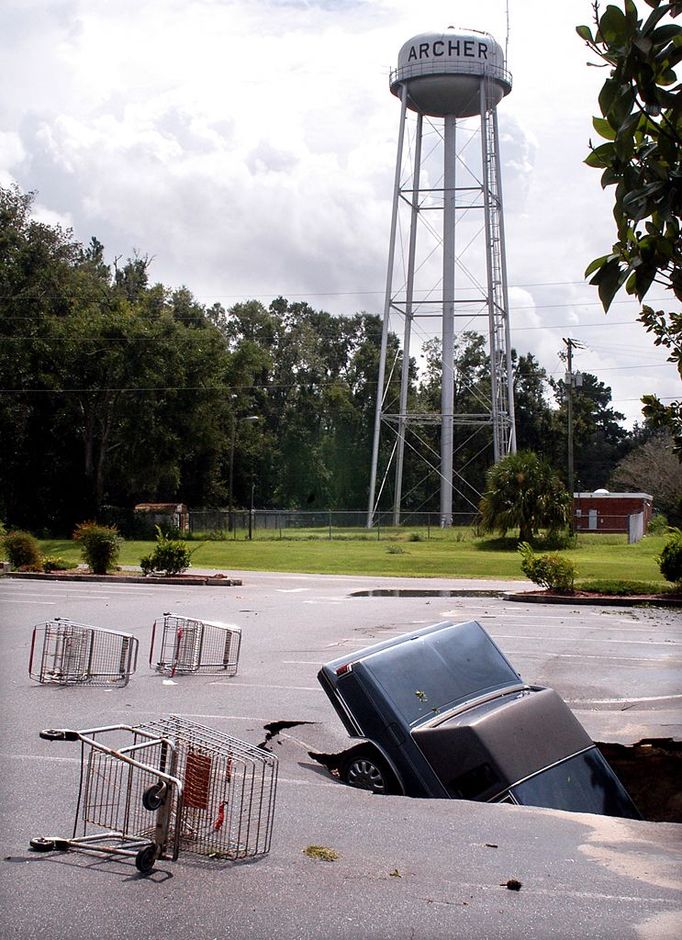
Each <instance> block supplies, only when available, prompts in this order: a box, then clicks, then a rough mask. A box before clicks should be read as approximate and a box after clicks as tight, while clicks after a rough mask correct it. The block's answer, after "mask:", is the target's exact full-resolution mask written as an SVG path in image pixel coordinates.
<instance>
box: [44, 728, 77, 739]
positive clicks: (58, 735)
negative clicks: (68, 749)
mask: <svg viewBox="0 0 682 940" xmlns="http://www.w3.org/2000/svg"><path fill="white" fill-rule="evenodd" d="M40 737H41V738H43V739H44V740H45V741H77V740H78V739H79V738H80V735H79V733H78V732H77V731H68V730H67V729H66V728H61V729H59V730H56V729H52V728H47V729H46V730H45V731H41V732H40Z"/></svg>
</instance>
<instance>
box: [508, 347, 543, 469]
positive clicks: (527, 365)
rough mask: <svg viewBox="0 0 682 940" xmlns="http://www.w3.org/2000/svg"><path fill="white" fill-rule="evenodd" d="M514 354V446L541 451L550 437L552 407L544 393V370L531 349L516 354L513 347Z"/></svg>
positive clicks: (536, 451)
mask: <svg viewBox="0 0 682 940" xmlns="http://www.w3.org/2000/svg"><path fill="white" fill-rule="evenodd" d="M513 358H514V360H515V367H514V410H515V415H516V443H517V447H518V449H519V450H532V451H534V452H535V453H537V454H540V453H543V452H544V451H545V450H546V449H547V443H548V441H549V440H551V437H552V410H551V408H550V406H549V402H548V401H547V397H546V393H547V372H546V371H545V369H543V368H542V366H541V365H540V364H539V363H538V362H537V360H536V359H535V357H534V355H533V354H532V353H527V354H526V355H521V356H518V358H517V357H516V352H515V351H513Z"/></svg>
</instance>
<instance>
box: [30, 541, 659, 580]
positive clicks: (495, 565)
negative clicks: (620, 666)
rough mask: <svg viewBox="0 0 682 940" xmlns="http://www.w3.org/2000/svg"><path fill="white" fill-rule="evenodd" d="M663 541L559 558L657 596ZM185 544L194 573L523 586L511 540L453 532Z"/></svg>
mask: <svg viewBox="0 0 682 940" xmlns="http://www.w3.org/2000/svg"><path fill="white" fill-rule="evenodd" d="M439 535H440V534H439ZM665 540H666V539H665V536H647V537H646V538H644V539H642V541H641V542H639V543H637V544H636V545H628V544H627V541H626V538H625V536H609V535H604V536H599V535H588V536H582V535H581V536H579V537H578V543H577V546H576V547H574V548H571V549H567V550H565V551H562V552H561V554H562V555H565V556H566V557H568V558H570V559H571V560H572V561H573V562H574V563H575V564H576V566H577V570H578V575H577V583H576V586H577V587H578V588H579V587H580V586H581V582H585V581H589V582H591V584H590V586H591V587H593V582H599V581H602V582H617V581H636V582H643V583H646V584H648V585H649V587H650V588H657V589H659V590H660V588H662V587H664V586H666V585H667V582H666V581H665V579H664V578H663V577H662V575H661V573H660V571H659V570H658V564H657V562H656V556H657V555H658V554H659V553H660V551H661V549H662V548H663V545H664V543H665ZM188 544H189V545H190V547H192V548H194V549H195V552H194V554H193V556H192V566H193V567H194V568H219V569H224V570H226V571H230V570H240V569H241V570H251V571H287V572H308V573H313V574H364V575H378V576H399V577H433V578H436V577H438V578H482V579H497V578H499V579H505V580H507V579H518V580H520V581H527V579H526V577H525V575H524V574H523V573H522V571H521V558H520V556H519V554H518V552H517V551H516V550H515V548H514V544H513V542H512V541H511V540H501V539H481V538H462V536H461V534H460V533H456V532H455V531H453V533H452V535H451V537H447V536H442V535H440V537H438V538H433V539H424V540H423V541H409V540H407V537H406V536H403V538H401V539H398V538H395V537H392V538H391V539H390V540H389V539H386V540H385V539H383V538H382V539H381V540H379V539H369V538H367V537H366V536H365V537H364V538H359V539H358V540H351V539H343V540H341V539H339V540H336V539H332V540H330V539H312V538H301V537H299V538H295V539H279V538H275V539H273V540H266V539H263V538H261V537H259V538H257V539H254V540H253V541H248V540H245V539H236V540H225V541H209V542H196V543H192V542H190V543H188ZM40 545H41V549H42V551H43V553H44V554H46V555H56V556H59V557H61V558H63V559H64V560H66V561H72V562H78V561H80V560H81V559H80V550H79V547H78V545H77V544H76V543H74V542H72V541H69V540H65V541H59V540H51V541H50V540H45V541H41V543H40ZM153 547H154V543H153V542H135V541H126V542H123V544H122V546H121V553H120V557H119V563H120V564H121V565H139V563H140V558H141V557H142V556H143V555H147V554H149V553H150V552H151V551H152V550H153ZM538 552H539V553H541V550H538ZM593 589H594V587H593ZM641 590H642V591H644V590H645V588H644V587H642V588H641Z"/></svg>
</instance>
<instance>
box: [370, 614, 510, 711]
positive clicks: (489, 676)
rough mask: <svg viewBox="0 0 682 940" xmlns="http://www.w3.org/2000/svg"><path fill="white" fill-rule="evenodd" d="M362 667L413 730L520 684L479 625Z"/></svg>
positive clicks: (387, 653)
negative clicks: (450, 710)
mask: <svg viewBox="0 0 682 940" xmlns="http://www.w3.org/2000/svg"><path fill="white" fill-rule="evenodd" d="M362 666H363V667H364V668H365V669H366V670H367V671H368V672H369V673H370V675H371V676H372V678H373V680H374V681H375V682H376V684H377V685H378V686H379V687H380V688H381V690H382V692H383V694H384V696H385V697H386V698H387V699H388V701H389V702H391V704H392V705H393V708H394V709H395V710H396V711H397V713H398V714H399V716H400V717H401V718H402V719H403V720H404V721H406V722H407V723H408V724H414V723H415V722H417V721H421V720H424V719H425V718H430V717H432V716H433V715H434V714H438V713H439V712H442V711H445V710H446V709H448V708H452V707H454V706H455V705H458V704H460V703H461V702H465V701H467V700H468V699H470V698H472V697H475V696H477V695H484V694H485V693H487V692H490V691H493V690H496V689H501V688H506V687H508V686H512V685H515V684H517V683H518V682H519V677H518V674H517V673H516V672H515V670H514V669H513V667H512V666H511V665H510V663H509V662H508V661H507V660H506V659H505V657H504V656H503V655H502V653H501V652H500V650H499V649H498V648H497V646H495V644H494V643H493V642H492V640H491V639H490V637H489V636H488V634H487V633H486V632H485V631H484V630H483V629H482V628H481V627H480V626H479V625H478V624H477V623H475V622H472V623H466V624H456V625H453V626H452V627H451V628H450V629H445V630H441V631H439V632H438V633H433V634H427V635H426V636H423V637H420V636H416V637H415V638H413V639H411V640H409V641H408V642H405V643H401V644H400V645H398V646H394V647H391V648H388V649H385V650H382V651H380V652H378V653H376V654H374V655H372V656H368V657H367V658H366V659H365V660H363V661H362Z"/></svg>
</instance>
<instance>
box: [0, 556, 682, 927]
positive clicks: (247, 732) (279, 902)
mask: <svg viewBox="0 0 682 940" xmlns="http://www.w3.org/2000/svg"><path fill="white" fill-rule="evenodd" d="M232 574H234V575H235V576H237V577H238V578H240V579H241V580H242V581H243V583H242V585H241V586H239V587H234V588H219V589H218V588H216V589H212V588H211V587H210V586H201V587H182V586H178V587H176V586H164V585H153V584H150V585H139V584H136V585H126V584H104V583H89V584H80V583H73V582H70V583H57V582H26V581H18V580H13V579H9V578H4V579H2V580H0V625H1V626H0V642H1V644H2V645H1V647H0V649H1V650H2V655H1V656H0V679H1V685H0V689H1V696H2V699H1V704H2V711H3V721H2V730H1V736H0V761H1V766H2V774H1V776H0V820H1V821H2V831H3V833H4V847H5V852H4V853H3V854H4V859H3V861H2V865H1V866H0V872H1V873H2V877H1V879H0V890H1V892H2V894H1V900H2V911H3V912H2V913H1V914H0V919H1V920H0V923H3V924H4V927H3V935H6V936H13V937H17V938H22V940H23V938H26V940H28V938H34V937H36V938H37V937H42V936H47V935H49V936H51V937H59V938H61V937H64V938H66V937H69V938H71V937H74V938H80V937H83V938H85V937H92V936H93V934H95V933H105V934H107V935H114V934H115V935H117V936H118V937H122V938H128V937H130V938H132V937H138V936H140V935H144V936H147V937H151V938H157V937H158V938H161V937H164V938H167V937H173V938H182V940H185V938H198V940H203V938H218V937H235V938H241V937H244V938H246V937H249V938H251V937H254V938H259V937H282V938H317V937H330V938H335V937H339V938H340V937H349V938H350V937H354V938H355V937H358V938H364V937H368V938H369V937H371V938H393V937H395V938H404V937H418V938H424V940H428V938H431V937H433V938H440V937H448V938H453V937H463V938H465V937H477V938H488V937H489V938H497V937H500V938H501V937H505V938H515V937H519V938H521V937H538V938H545V937H547V938H550V937H555V938H564V937H565V938H568V937H571V938H581V937H599V938H611V937H613V938H619V940H620V938H667V937H671V938H672V937H678V936H680V935H682V893H681V892H680V870H681V869H680V861H681V854H682V853H681V852H680V849H681V848H682V838H681V836H682V827H680V826H679V825H673V824H665V823H648V822H630V821H625V820H614V819H607V818H605V817H598V816H589V815H581V814H568V813H558V812H551V811H547V810H538V809H527V808H523V807H508V806H491V805H484V804H477V803H469V802H460V801H438V800H410V799H407V798H403V797H380V796H374V795H372V794H369V793H364V792H360V791H354V790H351V789H350V788H348V787H345V786H344V785H342V784H340V783H339V782H338V781H336V780H334V779H333V778H332V777H330V776H329V775H328V774H327V772H326V771H325V770H324V768H322V767H320V766H319V765H318V764H317V763H316V762H314V761H313V760H311V759H310V757H309V756H308V751H310V750H313V751H324V752H330V751H333V750H340V749H343V748H344V747H345V746H347V745H348V739H347V737H346V735H345V731H344V729H343V728H342V726H341V724H340V722H339V720H338V718H337V716H336V714H335V713H334V711H333V709H332V707H331V705H330V704H329V702H328V700H327V698H326V696H325V695H324V693H323V692H322V690H321V688H320V687H319V685H318V683H317V681H316V678H315V677H316V673H317V670H318V669H319V667H320V665H321V664H322V663H323V662H326V661H328V660H331V659H334V658H336V657H338V656H340V655H342V654H343V652H344V651H345V650H347V651H349V652H352V651H353V650H357V649H360V648H362V647H364V646H367V645H369V644H370V643H373V642H376V641H377V640H380V639H383V638H387V637H388V636H392V635H395V634H398V633H402V632H405V631H407V630H410V629H413V628H414V627H415V626H418V625H419V626H421V625H425V624H427V623H432V622H436V621H438V620H442V619H452V620H467V619H472V618H473V619H477V620H479V621H480V622H481V623H482V624H483V626H484V627H485V628H486V629H487V630H488V631H489V632H490V634H491V635H492V636H493V638H494V639H495V641H496V642H497V643H498V645H500V646H501V648H502V649H503V651H504V652H505V654H506V655H507V656H508V658H509V659H510V660H511V662H512V663H513V664H514V665H515V666H516V668H517V669H518V670H519V672H520V673H521V674H522V676H523V677H524V679H525V680H526V681H528V682H532V683H537V684H541V685H549V686H551V687H553V688H555V689H556V690H557V691H558V692H559V693H560V694H561V695H562V696H563V697H564V698H565V699H566V701H568V703H569V704H570V705H571V707H572V708H573V709H574V710H575V711H576V713H577V715H578V717H579V718H580V720H581V721H582V722H583V724H584V725H585V727H586V728H587V730H588V731H589V733H590V734H591V735H592V737H593V738H595V739H596V740H606V741H618V742H620V743H625V744H631V743H635V742H636V741H638V740H640V739H641V738H645V737H646V738H648V737H656V738H658V737H664V738H674V739H676V740H680V736H681V735H682V715H681V709H680V702H681V701H682V683H680V673H681V669H680V666H681V665H682V646H681V644H682V639H681V636H680V634H681V632H682V631H681V630H680V623H681V621H682V618H681V617H680V614H679V611H673V610H667V609H664V608H654V607H650V608H617V607H616V608H614V607H609V608H599V607H598V606H595V607H592V608H584V607H580V608H573V607H572V606H571V605H567V606H562V607H561V608H557V607H556V606H544V605H539V604H527V605H526V604H524V603H523V602H518V601H517V602H514V603H509V602H506V601H504V599H502V598H500V597H491V596H485V595H483V594H476V593H474V594H472V595H470V596H461V595H451V593H450V592H452V591H457V590H463V591H474V592H475V591H477V590H481V589H484V590H485V589H490V590H500V591H505V590H510V589H517V590H518V589H520V588H522V586H523V583H521V584H519V583H518V582H515V583H513V584H511V585H510V583H509V582H495V583H492V584H489V583H483V584H482V583H481V582H472V581H467V582H465V581H454V580H445V579H438V580H432V579H409V580H406V579H396V578H390V579H381V578H370V577H364V578H363V577H330V576H315V575H280V574H269V573H261V572H233V573H232ZM406 589H407V590H409V591H410V592H411V593H410V594H409V595H408V596H400V594H399V592H400V591H404V590H406ZM389 590H390V591H393V592H395V593H393V594H390V595H389V596H386V594H385V592H386V591H389ZM373 591H381V592H382V593H381V594H380V595H376V594H374V595H372V593H371V592H373ZM420 591H421V594H422V596H419V592H420ZM436 591H438V592H440V594H434V593H433V592H436ZM368 592H370V594H369V596H368ZM358 595H360V596H358ZM167 610H171V611H174V612H177V613H180V614H184V615H187V616H193V617H197V618H200V619H213V620H216V619H217V620H222V621H227V622H232V623H236V624H238V625H240V626H241V627H242V630H243V645H242V654H241V659H240V666H239V672H238V674H237V675H236V676H235V677H234V678H224V677H220V676H216V675H210V674H206V675H197V676H184V677H177V678H175V679H172V680H169V679H168V678H166V679H164V678H163V677H161V676H159V675H157V674H156V673H155V672H154V671H153V670H152V669H150V668H149V666H148V663H147V655H148V651H149V640H150V636H151V626H152V623H153V621H154V620H155V619H156V618H158V617H160V616H161V614H162V613H163V612H164V611H167ZM57 616H61V617H68V618H70V619H72V620H74V621H77V622H80V623H86V624H92V625H93V626H99V627H104V628H109V629H120V630H125V631H129V632H131V633H133V634H134V635H135V636H136V637H138V638H139V640H140V661H139V663H138V668H137V671H136V673H135V675H134V676H133V677H132V679H131V681H130V684H129V685H128V686H127V687H126V688H124V689H111V690H107V689H101V688H99V689H97V688H85V687H75V688H53V687H46V686H41V685H39V684H37V683H35V682H33V681H31V680H30V679H29V677H28V674H27V663H28V655H29V648H30V642H31V629H32V627H33V626H34V625H35V624H38V623H41V622H43V621H46V620H51V619H53V618H54V617H57ZM168 714H180V715H183V716H185V717H189V718H193V719H194V720H196V721H199V722H201V723H203V724H206V725H209V726H211V727H214V728H216V729H217V730H220V731H225V732H227V733H230V734H233V735H235V736H236V737H239V738H241V739H242V740H244V741H247V742H250V743H252V744H258V743H260V742H262V741H263V740H264V738H265V726H266V725H271V724H272V723H273V722H285V723H286V724H287V725H289V727H286V728H285V729H284V730H282V731H280V732H279V733H277V734H276V735H275V736H274V737H273V738H272V739H271V740H270V741H269V744H268V746H269V747H270V748H271V749H272V750H273V752H274V753H276V754H277V756H278V758H279V762H280V770H279V786H278V792H277V803H276V815H275V824H274V833H273V841H272V849H271V852H270V854H269V855H268V856H266V857H265V858H262V859H259V860H257V861H254V862H250V863H228V862H221V861H217V860H210V859H201V860H199V859H197V858H196V857H194V856H184V855H181V856H180V858H179V859H178V861H177V862H175V863H174V862H171V861H161V862H159V863H158V867H157V869H156V870H155V871H154V872H153V873H152V874H151V875H150V876H148V877H142V876H140V875H139V874H138V873H137V871H136V869H135V868H134V866H133V865H132V864H131V862H130V861H128V860H123V859H116V860H106V861H104V860H102V859H101V858H97V857H95V856H89V855H85V854H83V853H75V852H69V853H67V854H65V855H61V854H47V855H42V854H34V853H31V852H29V851H28V841H29V839H30V838H33V837H35V836H46V835H62V836H64V835H67V836H68V835H69V833H70V830H71V827H72V825H73V816H74V812H75V806H74V802H75V798H76V796H77V791H78V771H79V767H80V759H79V750H78V746H77V745H75V744H69V743H61V742H57V743H52V742H46V741H42V740H41V739H40V738H39V737H38V732H39V731H40V730H41V729H42V728H46V727H75V728H84V727H92V726H94V725H106V724H113V723H126V724H133V725H134V724H136V723H139V722H142V721H146V720H148V719H151V718H156V717H158V716H162V715H168ZM310 845H320V846H323V847H326V848H329V849H332V850H333V851H334V852H335V853H336V854H337V858H336V860H334V861H323V860H320V859H318V858H310V857H308V856H307V855H306V854H305V849H306V848H307V847H308V846H310ZM510 880H511V881H513V882H517V883H519V884H520V888H519V890H510V889H509V888H508V887H507V883H508V882H510Z"/></svg>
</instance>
